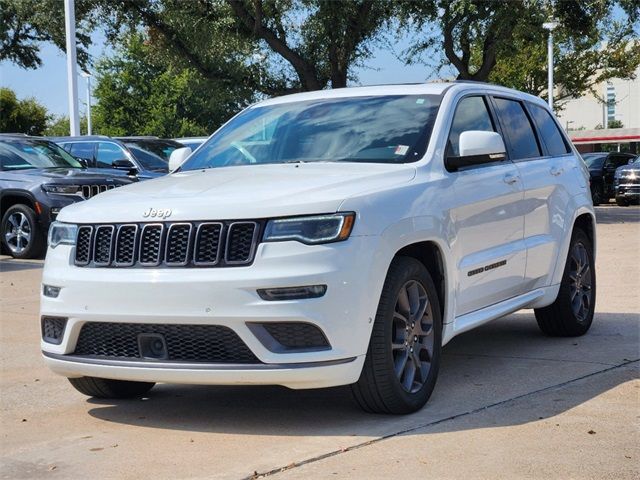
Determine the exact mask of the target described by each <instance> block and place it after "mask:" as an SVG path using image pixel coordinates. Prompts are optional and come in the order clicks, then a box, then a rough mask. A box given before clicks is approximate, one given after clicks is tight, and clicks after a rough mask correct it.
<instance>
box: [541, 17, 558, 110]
mask: <svg viewBox="0 0 640 480" xmlns="http://www.w3.org/2000/svg"><path fill="white" fill-rule="evenodd" d="M558 25H559V24H558V22H557V21H556V20H553V19H551V20H549V21H548V22H544V23H543V24H542V28H544V29H545V30H549V39H548V40H547V58H548V62H549V64H548V67H547V69H548V72H547V78H548V86H547V90H548V91H549V94H548V96H549V108H550V109H551V110H553V31H554V30H555V29H556V28H557V26H558Z"/></svg>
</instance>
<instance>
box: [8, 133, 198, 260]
mask: <svg viewBox="0 0 640 480" xmlns="http://www.w3.org/2000/svg"><path fill="white" fill-rule="evenodd" d="M205 140H206V138H200V137H194V138H183V139H176V140H170V139H162V138H158V137H119V138H112V137H106V136H84V137H53V138H43V137H30V136H27V135H20V134H0V209H1V218H2V219H1V224H0V240H1V246H2V252H3V253H7V254H9V255H11V256H12V257H14V258H37V257H39V256H41V255H42V254H43V252H44V249H45V246H46V245H45V244H46V242H45V240H46V233H47V231H48V229H49V225H50V224H51V222H53V221H54V220H55V219H56V217H57V215H58V213H59V212H60V210H61V209H62V208H63V207H65V206H66V205H69V204H71V203H74V202H77V201H82V200H87V199H89V198H91V197H93V196H95V195H97V194H99V193H102V192H105V191H107V190H111V189H113V188H117V187H120V186H123V185H127V184H130V183H132V182H137V181H142V180H147V179H151V178H155V177H158V176H161V175H165V174H167V173H168V172H169V164H168V161H169V156H170V155H171V153H172V152H173V151H174V150H176V149H180V148H183V147H189V148H191V150H195V149H196V148H197V147H198V146H199V145H200V144H201V143H203V142H204V141H205Z"/></svg>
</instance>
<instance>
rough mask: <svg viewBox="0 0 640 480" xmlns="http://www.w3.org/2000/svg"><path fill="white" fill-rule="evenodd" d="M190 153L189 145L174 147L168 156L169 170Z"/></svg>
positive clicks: (179, 163) (175, 167)
mask: <svg viewBox="0 0 640 480" xmlns="http://www.w3.org/2000/svg"><path fill="white" fill-rule="evenodd" d="M189 155H191V149H190V148H189V147H183V148H176V149H175V150H174V151H173V152H171V155H170V156H169V172H173V171H174V170H176V169H177V168H178V167H179V166H180V165H182V164H183V163H184V161H185V160H186V159H187V158H188V157H189Z"/></svg>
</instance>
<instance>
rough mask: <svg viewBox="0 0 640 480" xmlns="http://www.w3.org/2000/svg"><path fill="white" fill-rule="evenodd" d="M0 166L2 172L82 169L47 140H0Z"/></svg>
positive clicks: (64, 152)
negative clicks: (61, 168) (39, 169)
mask: <svg viewBox="0 0 640 480" xmlns="http://www.w3.org/2000/svg"><path fill="white" fill-rule="evenodd" d="M0 166H1V168H2V170H26V169H31V168H58V167H64V168H82V165H80V162H78V161H77V160H76V159H75V158H73V157H72V156H71V155H69V154H68V153H67V152H66V151H65V150H64V149H63V148H61V147H59V146H58V145H56V144H55V143H52V142H49V141H47V140H40V139H34V138H3V139H2V140H0Z"/></svg>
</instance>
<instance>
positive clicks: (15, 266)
mask: <svg viewBox="0 0 640 480" xmlns="http://www.w3.org/2000/svg"><path fill="white" fill-rule="evenodd" d="M42 265H43V262H42V261H38V260H35V261H34V260H31V261H26V260H16V259H13V258H11V259H10V258H4V259H2V260H0V272H17V271H20V270H33V269H36V268H42Z"/></svg>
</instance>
